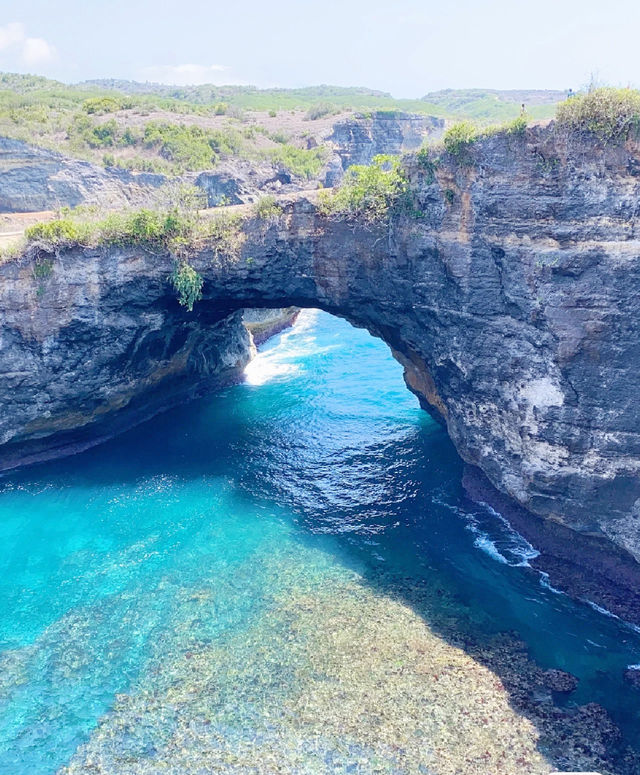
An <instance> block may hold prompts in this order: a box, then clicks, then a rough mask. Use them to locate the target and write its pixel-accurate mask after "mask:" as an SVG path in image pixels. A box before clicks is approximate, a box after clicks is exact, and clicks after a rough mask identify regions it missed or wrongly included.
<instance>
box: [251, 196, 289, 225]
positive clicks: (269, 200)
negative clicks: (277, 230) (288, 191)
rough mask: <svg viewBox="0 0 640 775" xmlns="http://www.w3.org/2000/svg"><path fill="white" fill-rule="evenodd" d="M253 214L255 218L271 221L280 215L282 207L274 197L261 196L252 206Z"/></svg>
mask: <svg viewBox="0 0 640 775" xmlns="http://www.w3.org/2000/svg"><path fill="white" fill-rule="evenodd" d="M253 213H254V215H255V216H256V218H261V219H262V220H269V221H272V220H275V219H276V218H279V217H280V216H281V215H282V207H280V205H279V204H278V202H277V201H276V198H275V197H274V196H263V197H260V199H258V201H257V202H256V203H255V204H254V205H253Z"/></svg>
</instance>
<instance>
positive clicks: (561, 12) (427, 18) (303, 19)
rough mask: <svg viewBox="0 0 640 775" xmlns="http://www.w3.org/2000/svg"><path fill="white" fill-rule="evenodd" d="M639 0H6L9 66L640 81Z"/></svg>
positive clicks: (57, 73)
mask: <svg viewBox="0 0 640 775" xmlns="http://www.w3.org/2000/svg"><path fill="white" fill-rule="evenodd" d="M639 30H640V2H639V1H638V0H608V2H602V0H536V2H535V3H531V2H520V0H485V1H484V2H473V0H440V2H432V0H422V2H416V1H415V0H395V1H394V0H388V2H381V1H380V0H366V1H365V0H322V1H318V0H316V1H315V2H308V0H307V1H305V0H225V2H219V1H218V0H179V2H178V0H57V1H56V2H52V1H51V0H26V1H25V0H1V2H0V70H3V71H10V72H21V73H35V74H38V75H46V76H48V77H50V78H57V79H59V80H62V81H66V82H77V81H81V80H85V79H89V78H127V79H133V80H141V81H159V82H162V83H175V84H191V83H214V84H253V85H256V86H260V87H268V86H283V87H295V86H310V85H315V84H333V85H338V86H368V87H371V88H375V89H380V90H382V91H386V92H391V93H392V94H393V95H394V96H395V97H421V96H422V95H424V94H426V93H428V92H430V91H435V90H437V89H444V88H474V87H477V88H496V89H519V88H522V89H524V88H541V89H568V88H573V89H578V88H580V87H581V86H583V85H585V84H587V83H588V82H589V81H590V80H591V78H592V76H593V77H595V79H596V80H597V81H598V82H600V83H608V84H612V85H616V86H617V85H621V86H626V85H634V86H638V85H639V84H640V57H639V56H638V53H637V52H638V42H637V40H638V34H639Z"/></svg>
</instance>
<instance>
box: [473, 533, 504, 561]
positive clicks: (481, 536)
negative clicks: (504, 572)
mask: <svg viewBox="0 0 640 775" xmlns="http://www.w3.org/2000/svg"><path fill="white" fill-rule="evenodd" d="M473 545H474V546H477V547H478V549H482V551H483V552H485V553H486V554H488V555H489V557H493V559H494V560H496V561H497V562H501V563H503V564H504V565H509V561H508V560H507V558H506V557H505V556H504V555H503V554H500V552H499V551H498V547H497V546H496V545H495V544H494V543H493V541H492V540H491V539H490V538H489V536H488V535H487V534H486V533H482V532H479V533H478V537H477V538H476V539H475V541H474V542H473Z"/></svg>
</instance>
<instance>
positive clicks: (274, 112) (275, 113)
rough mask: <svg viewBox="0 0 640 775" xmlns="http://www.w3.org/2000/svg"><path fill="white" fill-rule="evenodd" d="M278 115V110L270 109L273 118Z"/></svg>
mask: <svg viewBox="0 0 640 775" xmlns="http://www.w3.org/2000/svg"><path fill="white" fill-rule="evenodd" d="M277 115H278V114H277V112H276V111H275V110H270V111H269V116H271V118H275V117H276V116H277Z"/></svg>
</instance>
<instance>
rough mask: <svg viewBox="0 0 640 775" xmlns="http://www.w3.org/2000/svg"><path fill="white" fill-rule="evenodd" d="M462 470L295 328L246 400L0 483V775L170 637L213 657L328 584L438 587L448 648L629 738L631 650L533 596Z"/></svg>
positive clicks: (406, 407) (341, 346)
mask: <svg viewBox="0 0 640 775" xmlns="http://www.w3.org/2000/svg"><path fill="white" fill-rule="evenodd" d="M461 470H462V469H461V463H460V461H459V459H458V457H457V455H456V453H455V451H454V450H453V448H452V445H451V443H450V442H449V440H448V438H447V436H446V434H445V432H444V431H443V430H442V429H441V428H440V427H439V426H438V425H437V424H436V423H435V422H434V421H433V420H431V419H430V417H429V416H428V415H427V414H426V413H424V412H422V411H421V410H420V409H419V407H418V404H417V401H416V399H415V398H414V397H413V396H412V395H411V394H410V393H409V392H408V391H407V390H406V388H405V386H404V383H403V381H402V376H401V368H400V367H399V365H398V364H397V363H396V362H395V361H394V360H393V359H392V357H391V355H390V354H389V352H388V350H387V348H386V347H385V345H384V344H382V343H381V342H379V341H377V340H374V339H373V338H371V337H370V336H369V335H368V334H367V333H366V332H364V331H360V330H356V329H353V328H352V327H350V326H349V325H348V324H346V323H345V322H344V321H341V320H338V319H336V318H332V317H330V316H328V315H326V314H324V313H309V312H306V313H303V315H302V317H301V319H300V321H299V322H298V323H297V324H296V326H295V327H294V329H292V330H291V331H288V332H286V333H284V334H283V335H281V336H279V337H276V338H275V339H274V340H272V341H271V342H270V343H268V344H267V345H266V346H265V347H264V348H263V351H262V353H261V354H260V355H259V357H258V358H257V360H256V361H255V362H254V363H253V364H252V365H251V366H250V368H249V370H248V381H247V382H246V383H245V384H240V385H236V386H234V387H232V388H229V389H227V390H225V391H224V392H222V393H221V394H218V395H213V396H210V397H208V398H205V399H202V400H200V401H197V402H194V403H192V404H190V405H188V406H184V407H181V408H178V409H176V410H173V411H171V412H167V413H166V414H164V415H161V416H159V417H157V418H155V419H154V420H152V421H150V422H148V423H146V424H144V425H142V426H140V427H138V428H136V429H134V430H132V431H130V432H128V433H127V434H124V435H122V436H120V437H119V438H117V439H115V440H113V441H111V442H109V443H106V444H104V445H102V446H100V447H97V448H95V449H93V450H90V451H88V452H86V453H83V454H81V455H78V456H75V457H73V458H69V459H66V460H63V461H58V462H55V463H50V464H46V465H40V466H36V467H32V468H30V469H28V470H25V471H23V472H19V473H16V474H14V475H10V476H7V477H5V478H4V479H2V480H0V586H1V592H0V594H1V599H2V606H1V607H0V649H1V652H0V773H1V774H2V775H5V774H6V775H9V774H11V775H23V774H24V775H44V774H45V773H53V772H55V771H56V770H57V769H58V768H59V767H60V766H62V765H64V764H65V763H66V762H68V761H69V760H70V758H71V757H72V755H73V753H74V751H75V750H76V749H77V747H78V746H79V745H80V744H82V743H83V742H85V741H86V740H87V739H88V738H89V736H90V734H91V731H92V730H93V729H94V728H95V727H96V724H97V722H98V720H99V718H100V717H101V716H102V715H103V714H104V713H105V712H107V711H108V710H109V709H110V708H111V707H112V705H113V703H114V701H115V697H116V695H117V694H119V693H122V692H127V691H128V690H130V689H131V687H140V686H141V685H152V683H153V678H152V675H153V670H152V669H151V668H152V667H153V666H154V665H156V664H158V663H159V662H160V663H161V662H162V661H163V660H165V661H166V660H167V659H169V658H170V657H171V654H172V653H173V650H175V649H176V648H178V647H181V646H182V645H184V641H185V638H186V637H187V636H189V637H194V638H195V637H196V636H195V635H194V633H196V634H197V638H198V639H199V641H200V642H202V641H204V640H206V641H207V642H215V641H216V639H218V640H220V642H222V641H223V640H224V639H229V638H231V637H232V636H234V635H237V634H238V633H241V632H242V631H243V628H247V627H248V625H249V623H251V622H255V621H256V620H257V619H259V618H260V617H268V615H269V612H270V611H271V609H272V606H273V600H274V599H275V598H276V597H277V595H278V593H279V591H282V590H289V589H290V585H291V584H293V583H296V584H304V583H307V581H308V579H307V578H306V577H307V576H308V577H309V578H313V579H316V580H317V579H319V578H320V579H323V583H324V584H325V585H327V584H328V585H329V586H330V585H331V583H332V582H331V580H332V579H336V580H337V579H339V578H340V576H341V574H357V576H358V577H359V578H361V579H364V580H365V582H366V583H367V584H368V585H370V586H371V588H372V589H378V590H381V591H383V592H384V591H385V590H389V589H392V588H393V580H394V579H403V580H405V582H408V583H411V581H412V580H413V581H417V582H420V583H423V584H426V585H428V586H429V587H431V588H434V587H438V588H442V589H443V590H444V591H445V592H446V596H447V598H453V599H455V600H456V601H457V605H458V606H459V610H464V611H466V612H467V615H466V618H465V620H464V621H462V620H461V621H460V627H461V628H464V627H466V628H471V629H474V628H476V629H479V630H482V631H484V632H487V633H491V632H500V631H507V630H508V631H514V632H515V633H517V634H518V636H519V637H520V638H522V639H523V640H524V641H525V642H526V644H527V645H528V648H529V653H530V654H531V656H532V657H533V658H534V659H535V660H536V661H537V662H538V663H539V664H540V665H542V666H543V667H557V668H561V669H565V670H568V671H570V672H571V673H573V674H574V675H576V676H577V677H579V678H580V686H579V688H578V690H577V691H576V692H575V694H574V695H572V697H571V700H572V701H575V702H588V701H596V702H600V703H601V704H603V705H605V707H607V708H608V710H609V711H610V713H611V714H612V715H613V717H614V718H615V720H616V722H617V723H618V724H619V725H621V726H622V728H623V730H624V732H625V735H626V737H627V740H629V741H633V740H634V738H635V739H637V738H638V737H640V714H639V712H638V707H639V703H638V700H639V699H640V692H638V691H637V690H634V689H632V688H631V687H630V686H629V685H628V684H626V683H625V682H623V679H622V674H623V670H624V669H625V668H626V667H627V666H628V665H630V664H636V663H640V634H639V633H638V632H635V631H633V630H632V629H631V628H630V627H628V626H626V625H625V624H624V623H622V622H620V621H618V620H616V619H615V618H612V617H609V616H606V615H604V614H602V613H599V612H598V611H596V610H594V609H593V608H591V607H589V606H588V605H582V604H579V603H574V602H572V601H571V600H569V599H568V598H567V597H565V596H563V595H560V594H557V593H556V592H555V591H553V590H552V589H550V588H548V587H547V586H545V585H544V580H543V579H541V577H540V575H539V574H538V573H536V572H535V571H533V570H532V569H531V568H529V567H528V566H527V562H526V560H527V557H530V556H531V554H532V550H531V547H529V546H528V545H527V544H526V542H525V541H523V540H522V539H519V538H518V537H517V536H516V535H514V534H513V533H512V532H511V531H509V530H508V528H507V527H506V526H505V525H504V524H503V522H502V521H501V520H500V518H499V517H498V516H497V515H495V514H492V513H491V512H489V511H487V510H484V509H482V508H481V507H479V506H474V505H473V504H472V503H470V502H469V501H468V500H466V499H465V497H464V495H463V493H462V490H461V486H460V478H461ZM302 560H304V566H303V570H302V571H301V570H300V567H298V566H296V565H295V562H296V561H298V562H299V563H302ZM294 567H296V568H297V570H296V571H295V572H296V573H299V574H304V577H305V578H303V576H302V575H301V576H300V580H299V581H296V578H297V577H295V576H293V575H292V574H293V571H292V570H291V569H292V568H294ZM292 578H293V579H294V580H293V581H292ZM288 585H289V586H288ZM398 589H400V587H398ZM203 596H204V597H206V596H210V597H211V598H212V599H213V600H214V603H212V606H211V607H210V608H208V609H207V611H208V614H207V616H202V615H200V614H198V615H196V614H194V605H195V602H194V601H196V600H198V599H201V598H202V597H203ZM463 618H464V617H463ZM187 630H188V632H187ZM185 633H187V634H185ZM225 642H227V641H225ZM241 712H243V710H242V709H241V708H238V709H237V713H238V714H240V713H241ZM242 718H243V721H242V723H243V724H244V725H245V732H246V724H247V721H246V718H247V717H246V715H245V716H243V717H242ZM228 723H229V724H232V723H233V719H231V720H230V721H229V722H228ZM150 734H151V733H150ZM157 734H158V735H160V734H161V732H160V731H158V733H157ZM151 737H153V735H152V734H151Z"/></svg>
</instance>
